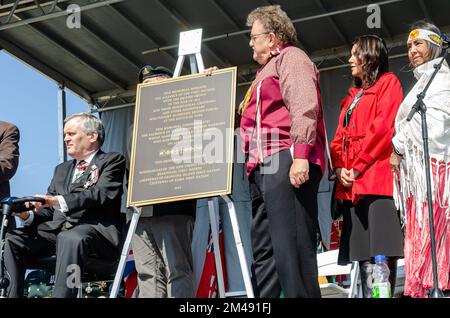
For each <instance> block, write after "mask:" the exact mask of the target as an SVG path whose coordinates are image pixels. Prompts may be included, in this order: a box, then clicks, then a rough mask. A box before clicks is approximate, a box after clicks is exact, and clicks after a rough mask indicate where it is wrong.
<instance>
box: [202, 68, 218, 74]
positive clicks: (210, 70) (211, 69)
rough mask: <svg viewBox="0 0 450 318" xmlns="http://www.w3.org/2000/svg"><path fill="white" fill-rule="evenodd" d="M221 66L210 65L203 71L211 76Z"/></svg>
mask: <svg viewBox="0 0 450 318" xmlns="http://www.w3.org/2000/svg"><path fill="white" fill-rule="evenodd" d="M218 69H219V68H218V67H217V66H213V67H210V68H207V69H206V70H204V71H203V74H205V75H206V76H211V75H212V73H213V72H214V71H217V70H218Z"/></svg>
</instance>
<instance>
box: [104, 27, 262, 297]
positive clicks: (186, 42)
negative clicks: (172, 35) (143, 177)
mask: <svg viewBox="0 0 450 318" xmlns="http://www.w3.org/2000/svg"><path fill="white" fill-rule="evenodd" d="M201 41H202V29H196V30H192V31H186V32H181V33H180V44H179V47H178V60H177V64H176V66H175V71H174V74H173V77H178V76H180V74H181V69H182V67H183V63H184V60H185V58H186V56H188V57H189V62H190V66H191V73H192V74H195V73H199V72H203V71H204V69H205V66H204V64H203V59H202V55H201V53H200V52H201ZM221 198H222V199H223V200H224V201H225V202H226V204H227V208H228V213H229V215H230V220H231V226H232V230H233V236H234V241H235V243H236V249H237V252H238V258H239V265H240V268H241V272H242V277H243V280H244V285H245V291H238V292H228V293H227V292H226V291H225V284H224V278H223V272H222V268H223V264H222V258H221V257H220V256H221V255H220V248H219V197H212V198H208V210H209V223H210V225H211V233H212V238H213V244H214V247H215V248H214V259H215V262H216V272H217V285H218V290H219V296H220V298H225V297H237V296H245V295H246V296H247V297H248V298H254V297H255V296H254V292H253V287H252V283H251V280H250V271H249V269H248V266H247V259H246V258H245V253H244V246H243V243H242V240H241V234H240V231H239V224H238V220H237V216H236V209H235V207H234V204H233V202H232V201H231V199H230V198H229V197H228V196H221ZM131 208H132V210H133V214H132V218H131V222H130V227H129V229H128V233H127V237H126V239H125V243H124V246H123V248H122V253H121V256H120V262H119V266H118V269H117V272H116V276H115V278H114V283H113V287H112V289H111V293H110V298H116V297H117V294H118V292H119V287H120V282H121V280H122V276H123V272H124V269H125V263H126V258H127V256H128V252H129V250H130V244H131V238H132V237H133V234H134V232H135V230H136V226H137V224H138V222H139V217H140V214H141V208H137V207H134V206H131Z"/></svg>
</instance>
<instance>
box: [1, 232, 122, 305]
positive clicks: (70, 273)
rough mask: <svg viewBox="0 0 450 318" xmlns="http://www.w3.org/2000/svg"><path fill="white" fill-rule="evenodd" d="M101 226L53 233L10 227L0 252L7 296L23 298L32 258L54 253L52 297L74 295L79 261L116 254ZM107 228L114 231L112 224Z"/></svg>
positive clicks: (115, 246) (70, 296)
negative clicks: (4, 270) (2, 253)
mask: <svg viewBox="0 0 450 318" xmlns="http://www.w3.org/2000/svg"><path fill="white" fill-rule="evenodd" d="M104 229H105V228H104V227H99V226H98V225H91V224H80V225H77V226H75V227H73V228H71V229H70V230H64V231H61V232H59V233H57V234H56V233H49V232H41V231H37V230H36V228H34V229H24V230H14V231H11V232H10V233H8V234H7V236H6V242H5V255H4V257H5V267H6V271H7V275H8V276H9V280H10V286H9V288H8V297H9V298H18V297H23V291H24V276H25V271H26V269H27V268H28V264H29V263H30V262H32V260H33V259H34V258H38V257H43V256H51V255H55V253H56V268H55V287H54V291H53V297H56V298H74V297H76V296H77V292H78V287H79V285H78V284H79V283H80V282H81V274H82V273H83V264H84V263H85V260H86V257H87V256H88V255H91V254H95V255H97V256H98V257H100V258H105V259H111V260H114V259H115V258H117V257H118V255H119V250H118V246H117V244H115V245H114V244H112V243H111V242H110V241H109V240H108V239H107V238H105V236H104V235H103V234H102V232H103V230H104ZM108 230H110V231H117V230H116V229H115V227H112V226H111V229H108ZM118 234H119V233H117V234H116V235H115V236H117V235H118Z"/></svg>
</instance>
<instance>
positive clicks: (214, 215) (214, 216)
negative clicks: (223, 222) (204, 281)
mask: <svg viewBox="0 0 450 318" xmlns="http://www.w3.org/2000/svg"><path fill="white" fill-rule="evenodd" d="M208 210H209V224H210V226H211V233H212V238H213V244H214V260H215V261H216V273H217V285H218V289H219V297H220V298H225V284H224V280H223V271H222V268H223V264H222V258H221V257H220V256H221V254H220V253H221V251H220V245H219V198H218V197H214V198H209V199H208Z"/></svg>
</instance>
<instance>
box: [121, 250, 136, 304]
mask: <svg viewBox="0 0 450 318" xmlns="http://www.w3.org/2000/svg"><path fill="white" fill-rule="evenodd" d="M123 280H124V282H125V298H137V295H138V285H137V272H136V266H135V264H134V255H133V251H132V250H130V251H129V252H128V256H127V258H126V261H125V269H124V271H123Z"/></svg>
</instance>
